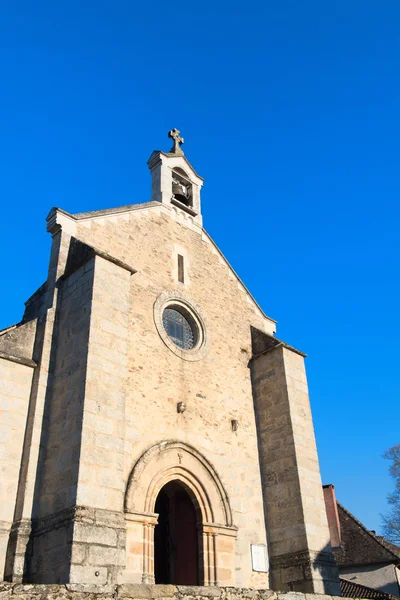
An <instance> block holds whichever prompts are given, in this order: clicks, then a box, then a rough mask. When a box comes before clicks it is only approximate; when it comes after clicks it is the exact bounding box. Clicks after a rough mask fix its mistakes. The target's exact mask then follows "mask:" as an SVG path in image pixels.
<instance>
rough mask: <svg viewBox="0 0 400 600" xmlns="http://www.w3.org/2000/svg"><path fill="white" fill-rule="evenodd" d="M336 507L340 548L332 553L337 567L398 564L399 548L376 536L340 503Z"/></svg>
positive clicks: (399, 561) (399, 557) (399, 559)
mask: <svg viewBox="0 0 400 600" xmlns="http://www.w3.org/2000/svg"><path fill="white" fill-rule="evenodd" d="M337 507H338V512H339V520H340V529H341V546H340V548H334V549H333V552H334V555H335V559H336V562H337V564H338V566H340V567H344V566H348V565H356V564H357V565H367V564H376V563H393V564H399V563H400V548H398V547H397V546H395V545H394V544H391V543H389V542H386V540H384V539H383V538H382V537H380V536H376V535H375V534H374V533H373V532H372V531H370V530H369V529H367V527H365V525H363V524H362V523H361V521H359V520H358V519H357V518H356V517H355V516H354V515H353V514H352V513H351V512H350V511H348V510H347V508H345V507H344V506H343V505H342V504H340V502H337Z"/></svg>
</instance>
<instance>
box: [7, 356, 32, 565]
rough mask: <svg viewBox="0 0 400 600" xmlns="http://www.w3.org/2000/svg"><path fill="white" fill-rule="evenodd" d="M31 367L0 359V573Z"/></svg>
mask: <svg viewBox="0 0 400 600" xmlns="http://www.w3.org/2000/svg"><path fill="white" fill-rule="evenodd" d="M32 375H33V367H30V366H27V365H24V364H20V363H17V362H13V361H11V360H7V359H4V358H0V464H1V469H0V473H1V476H0V573H1V575H2V574H3V572H4V565H5V559H6V552H7V544H8V536H9V532H10V529H11V525H12V522H13V518H14V508H15V500H16V496H17V487H18V478H19V469H20V464H21V455H22V444H23V440H24V434H25V426H26V416H27V413H28V405H29V396H30V391H31V383H32Z"/></svg>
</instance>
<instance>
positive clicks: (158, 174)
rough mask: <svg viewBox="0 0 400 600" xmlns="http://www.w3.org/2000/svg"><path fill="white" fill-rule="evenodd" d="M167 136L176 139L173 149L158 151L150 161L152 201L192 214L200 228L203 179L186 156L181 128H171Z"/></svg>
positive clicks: (185, 213)
mask: <svg viewBox="0 0 400 600" xmlns="http://www.w3.org/2000/svg"><path fill="white" fill-rule="evenodd" d="M168 137H169V138H171V139H172V140H173V146H172V148H171V150H170V151H169V152H162V151H161V150H155V151H154V152H153V153H152V155H151V156H150V158H149V160H148V162H147V164H148V165H149V169H150V173H151V177H152V185H151V200H155V201H157V202H161V203H162V204H166V205H169V206H171V207H173V208H174V210H175V212H176V213H177V214H178V215H180V216H189V217H190V219H191V221H193V223H196V224H197V225H200V227H201V226H202V217H201V212H200V190H201V187H202V185H203V182H204V179H203V178H202V177H200V176H199V175H198V174H197V173H196V171H195V170H194V169H193V167H192V165H191V164H190V163H189V161H188V160H187V158H186V157H185V155H184V153H183V150H182V148H181V146H182V144H183V142H184V139H183V138H182V137H181V136H180V131H179V130H178V129H171V131H169V132H168Z"/></svg>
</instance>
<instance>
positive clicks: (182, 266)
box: [178, 254, 185, 283]
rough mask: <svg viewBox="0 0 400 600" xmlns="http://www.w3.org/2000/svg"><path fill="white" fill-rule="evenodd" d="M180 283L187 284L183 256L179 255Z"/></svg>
mask: <svg viewBox="0 0 400 600" xmlns="http://www.w3.org/2000/svg"><path fill="white" fill-rule="evenodd" d="M178 281H180V282H181V283H185V266H184V262H183V256H182V255H181V254H178Z"/></svg>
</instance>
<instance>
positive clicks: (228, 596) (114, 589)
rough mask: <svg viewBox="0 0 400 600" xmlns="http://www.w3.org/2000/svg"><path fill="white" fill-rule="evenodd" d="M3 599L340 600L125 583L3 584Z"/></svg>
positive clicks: (320, 595)
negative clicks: (100, 584) (95, 584)
mask: <svg viewBox="0 0 400 600" xmlns="http://www.w3.org/2000/svg"><path fill="white" fill-rule="evenodd" d="M0 598H1V600H119V599H120V598H126V599H128V600H129V599H130V600H164V599H167V598H170V599H171V600H206V599H208V600H336V599H338V598H339V597H338V596H327V595H322V594H303V593H301V592H285V593H283V592H282V593H281V592H273V591H272V590H262V589H260V590H255V589H249V588H232V587H231V588H229V587H225V588H223V587H200V586H199V587H189V586H174V585H140V584H124V585H118V586H117V585H113V586H103V587H101V586H90V585H86V586H85V585H78V584H66V585H40V584H32V585H26V584H25V585H24V584H14V585H13V584H10V583H0Z"/></svg>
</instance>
